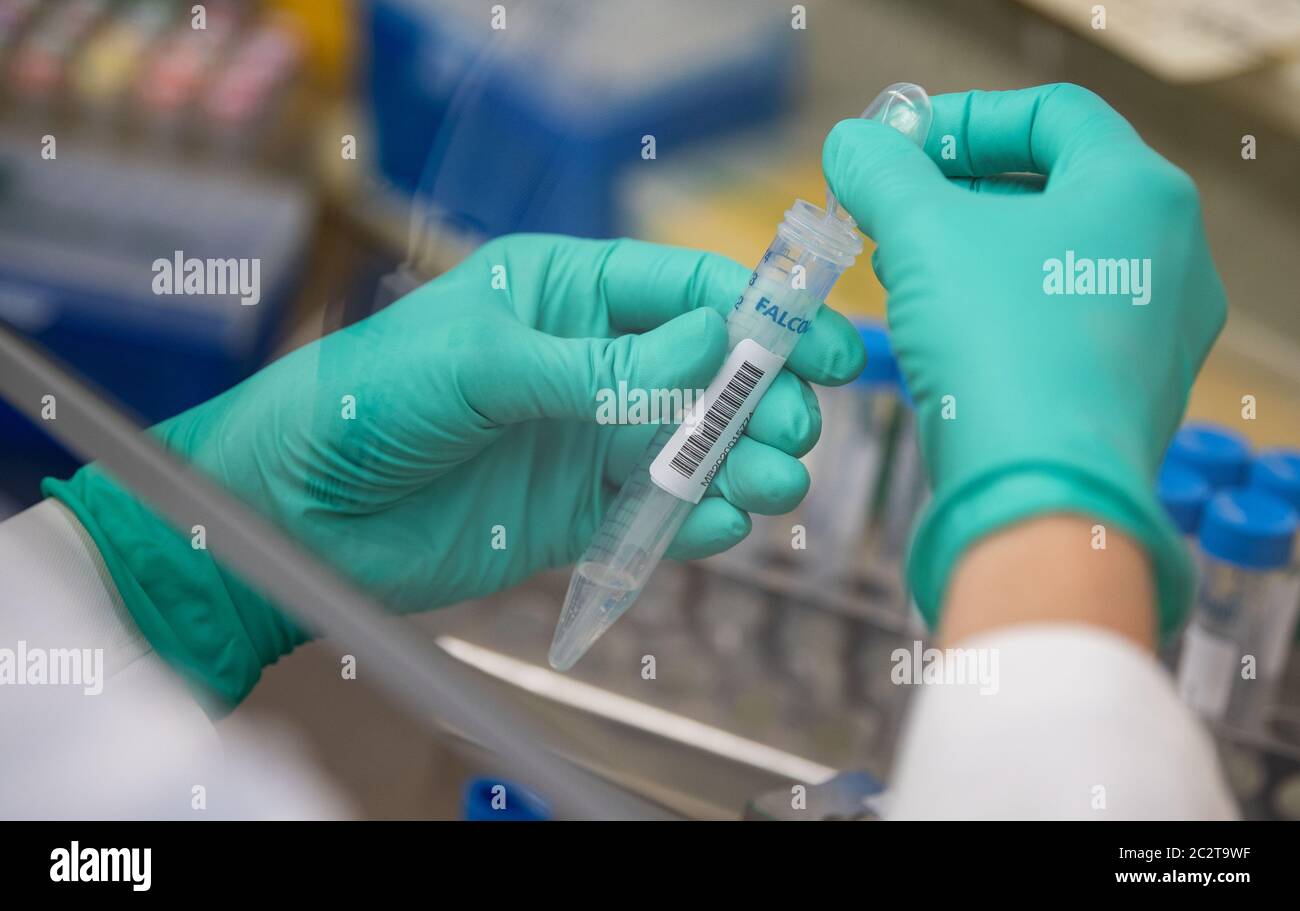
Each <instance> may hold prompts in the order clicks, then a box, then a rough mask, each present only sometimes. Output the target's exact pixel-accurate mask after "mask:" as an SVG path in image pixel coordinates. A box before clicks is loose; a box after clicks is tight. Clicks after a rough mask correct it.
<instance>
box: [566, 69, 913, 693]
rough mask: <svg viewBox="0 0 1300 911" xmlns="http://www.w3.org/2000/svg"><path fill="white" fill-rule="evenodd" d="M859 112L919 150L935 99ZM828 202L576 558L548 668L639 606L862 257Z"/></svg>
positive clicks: (761, 271)
mask: <svg viewBox="0 0 1300 911" xmlns="http://www.w3.org/2000/svg"><path fill="white" fill-rule="evenodd" d="M862 116H863V117H864V118H866V119H869V120H877V121H880V122H881V123H885V124H888V125H890V126H892V127H894V128H895V129H897V130H898V131H899V132H901V133H903V134H904V135H905V136H907V137H908V138H909V139H911V140H912V141H914V142H915V143H916V144H917V145H922V144H924V142H925V137H926V133H927V132H928V131H929V129H930V99H929V96H927V95H926V93H925V90H924V89H922V88H921V87H920V86H917V85H911V84H910V83H904V82H900V83H896V84H894V85H891V86H889V87H888V88H886V89H885V90H884V91H883V92H881V93H880V94H879V95H878V96H877V97H876V99H875V100H874V101H873V102H872V103H871V104H870V105H869V106H868V107H867V109H866V110H865V111H863V113H862ZM826 201H827V206H826V210H822V209H820V208H818V207H817V206H815V205H813V204H812V203H809V202H805V201H804V200H802V199H800V200H796V201H795V204H794V206H792V207H791V209H790V210H789V211H788V212H786V213H785V220H784V221H783V222H781V224H780V226H779V227H778V228H777V231H776V239H775V240H773V241H772V244H771V246H770V247H768V249H767V252H766V253H764V254H763V258H762V260H761V261H760V262H759V264H758V268H756V269H755V270H754V273H753V275H751V276H750V279H749V284H748V286H747V287H746V288H745V289H744V290H743V292H742V293H741V295H740V297H739V299H738V300H737V301H736V303H735V305H734V306H733V307H732V310H731V313H730V314H729V315H728V318H727V333H728V337H729V346H730V354H728V356H727V359H726V361H725V362H724V363H723V365H722V369H721V370H720V371H719V372H718V375H717V376H716V377H714V379H713V382H712V383H710V384H709V387H708V389H707V390H705V393H704V395H703V396H702V397H701V398H700V399H699V400H698V401H697V402H696V403H695V407H693V408H692V409H691V411H690V412H689V413H688V414H687V415H686V418H685V420H684V421H683V422H682V424H681V425H679V426H677V427H673V426H672V425H671V424H665V425H664V426H663V427H661V428H660V430H659V433H658V434H656V435H655V438H654V440H653V442H651V444H650V446H649V447H648V448H647V449H646V452H645V454H644V455H643V456H642V458H641V461H640V462H639V463H638V464H637V467H636V469H635V470H634V471H633V473H632V475H631V477H630V478H629V479H628V481H627V482H626V483H625V484H624V485H623V489H622V490H620V491H619V493H618V496H617V497H616V498H615V499H614V502H613V504H612V505H611V506H610V508H609V511H608V513H607V514H606V516H605V521H604V523H603V524H602V525H601V527H600V529H599V530H598V531H597V532H596V536H595V538H593V539H592V541H591V544H590V545H588V547H587V550H586V552H585V553H584V554H583V555H582V559H581V560H579V561H578V564H577V566H576V567H575V568H574V571H573V578H572V579H571V580H570V582H569V591H568V594H567V595H566V596H565V599H564V609H563V611H562V612H561V614H560V621H559V624H558V625H557V626H556V628H555V639H554V641H553V642H552V643H551V653H550V662H551V666H552V667H555V668H557V669H559V670H568V669H569V668H571V667H573V665H574V664H575V663H576V662H577V661H578V659H579V658H581V657H582V656H583V654H585V653H586V651H587V649H589V648H591V646H592V645H593V644H594V643H595V642H596V640H597V639H599V638H600V636H601V635H602V634H603V633H604V632H605V630H607V629H609V627H610V626H612V625H613V623H614V621H615V620H617V619H618V618H619V617H620V616H621V615H622V614H623V612H624V611H626V610H627V609H628V608H629V607H631V606H632V603H633V602H634V601H635V600H636V598H637V596H638V595H639V594H640V593H641V590H642V588H644V587H645V584H646V582H647V581H648V580H649V578H650V574H651V573H652V572H653V571H654V568H655V566H656V565H658V563H659V560H660V559H661V558H662V557H663V555H664V551H665V550H667V548H668V545H669V543H671V542H672V540H673V538H674V537H675V536H676V534H677V531H678V529H679V528H681V525H682V522H683V521H685V519H686V516H687V514H688V513H689V512H690V511H691V509H692V508H693V507H694V506H695V504H696V503H698V502H699V501H700V499H701V498H702V497H703V496H704V492H705V490H706V489H707V488H708V486H709V483H710V482H711V481H712V480H713V477H714V475H715V474H717V471H718V469H719V468H720V467H721V465H722V463H723V461H724V460H725V459H726V457H727V453H728V452H730V450H731V447H732V446H733V445H735V443H736V440H737V439H738V438H739V436H740V434H741V433H743V432H744V429H745V425H746V424H747V423H748V421H749V417H750V415H751V414H752V413H753V411H754V407H755V406H756V405H757V404H758V401H759V399H760V398H761V397H762V395H763V393H764V392H765V391H766V390H767V387H768V386H769V385H771V383H772V381H773V380H774V379H775V378H776V375H777V372H778V371H780V369H781V366H782V365H783V364H784V363H785V360H786V358H787V357H788V356H789V355H790V352H791V351H793V350H794V347H795V345H796V344H798V342H799V339H800V338H802V337H803V336H804V335H805V334H806V333H807V332H808V330H809V329H810V328H811V327H812V322H813V317H815V316H816V315H817V310H818V308H820V307H821V305H822V301H823V300H824V299H825V298H826V295H827V294H828V293H829V292H830V289H831V286H832V285H834V284H835V280H836V279H837V278H839V277H840V274H841V273H842V272H843V271H844V270H845V269H847V268H848V267H849V266H851V265H852V264H853V261H854V259H856V257H857V256H858V254H859V253H861V252H862V237H861V235H860V234H859V233H858V231H857V225H856V224H854V222H853V220H852V219H851V218H849V217H848V215H847V214H846V213H843V212H841V211H840V210H839V204H838V203H837V202H836V200H835V197H834V196H833V195H832V194H831V193H830V191H829V190H828V191H827V193H826Z"/></svg>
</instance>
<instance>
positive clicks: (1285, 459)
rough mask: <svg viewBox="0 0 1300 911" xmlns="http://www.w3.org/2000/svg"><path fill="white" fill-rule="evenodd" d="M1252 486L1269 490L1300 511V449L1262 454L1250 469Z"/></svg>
mask: <svg viewBox="0 0 1300 911" xmlns="http://www.w3.org/2000/svg"><path fill="white" fill-rule="evenodd" d="M1250 486H1251V487H1254V488H1256V489H1257V490H1267V491H1268V492H1269V493H1271V494H1272V495H1273V496H1275V497H1277V498H1278V499H1280V500H1286V501H1287V502H1288V503H1290V504H1291V507H1292V508H1293V509H1297V510H1300V449H1272V450H1269V451H1268V452H1264V453H1260V455H1259V457H1258V458H1257V459H1255V464H1254V465H1252V466H1251V469H1250Z"/></svg>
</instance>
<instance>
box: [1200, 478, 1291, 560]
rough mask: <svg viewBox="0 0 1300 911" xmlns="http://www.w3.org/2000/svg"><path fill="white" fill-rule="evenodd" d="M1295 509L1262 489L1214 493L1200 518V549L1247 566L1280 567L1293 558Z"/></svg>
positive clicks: (1219, 557)
mask: <svg viewBox="0 0 1300 911" xmlns="http://www.w3.org/2000/svg"><path fill="white" fill-rule="evenodd" d="M1296 522H1297V519H1296V511H1295V510H1294V509H1292V508H1291V506H1290V505H1289V504H1287V503H1284V502H1282V501H1281V500H1279V499H1278V498H1277V497H1274V496H1272V495H1271V494H1268V493H1265V492H1264V491H1261V490H1250V489H1247V488H1238V489H1236V490H1224V491H1220V492H1219V493H1217V494H1215V495H1214V498H1213V499H1212V500H1210V504H1209V506H1207V507H1206V509H1205V516H1204V518H1203V519H1202V521H1201V549H1202V550H1204V551H1205V552H1206V553H1207V554H1209V555H1210V556H1212V557H1217V558H1218V559H1220V560H1223V561H1224V562H1225V563H1232V564H1233V565H1235V566H1242V567H1245V568H1247V569H1279V568H1281V567H1283V566H1286V565H1287V563H1289V562H1290V560H1291V545H1292V542H1293V541H1294V540H1295V530H1296Z"/></svg>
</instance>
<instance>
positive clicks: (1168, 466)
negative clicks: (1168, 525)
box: [1156, 462, 1214, 535]
mask: <svg viewBox="0 0 1300 911" xmlns="http://www.w3.org/2000/svg"><path fill="white" fill-rule="evenodd" d="M1213 493H1214V491H1213V490H1212V489H1211V488H1210V483H1209V482H1208V481H1206V480H1205V478H1203V477H1202V476H1201V473H1200V472H1199V471H1196V470H1195V469H1192V468H1189V467H1188V466H1186V465H1179V464H1178V463H1177V462H1166V463H1165V464H1164V465H1163V466H1161V468H1160V474H1159V475H1158V476H1157V477H1156V496H1158V497H1159V498H1160V503H1161V505H1162V506H1164V508H1165V512H1167V513H1169V518H1171V519H1173V521H1174V524H1175V525H1177V526H1178V530H1179V531H1181V532H1182V533H1183V534H1185V535H1194V534H1196V532H1197V531H1198V530H1199V529H1200V527H1201V514H1202V513H1204V511H1205V504H1206V503H1208V502H1210V497H1211V496H1212V495H1213Z"/></svg>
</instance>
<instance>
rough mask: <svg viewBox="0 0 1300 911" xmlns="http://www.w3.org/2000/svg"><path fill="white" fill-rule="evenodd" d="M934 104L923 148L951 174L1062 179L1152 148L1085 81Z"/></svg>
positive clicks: (940, 99)
mask: <svg viewBox="0 0 1300 911" xmlns="http://www.w3.org/2000/svg"><path fill="white" fill-rule="evenodd" d="M931 103H932V106H933V112H934V119H933V121H932V123H931V126H930V133H929V136H928V138H927V139H926V142H925V152H926V155H927V156H929V158H930V160H931V161H933V162H934V163H935V164H936V165H937V166H938V167H939V169H940V170H941V171H943V173H944V174H945V175H947V176H949V177H990V176H994V175H998V174H1011V173H1021V172H1023V173H1030V174H1043V175H1048V176H1051V177H1054V178H1055V179H1057V180H1059V179H1060V178H1061V177H1062V176H1064V175H1066V174H1067V173H1071V172H1075V171H1079V170H1082V171H1083V172H1084V173H1086V172H1087V171H1088V170H1089V166H1090V165H1091V164H1093V163H1097V162H1102V163H1112V162H1113V161H1114V160H1115V159H1116V158H1117V157H1118V158H1123V157H1129V156H1133V155H1135V154H1145V153H1147V152H1148V151H1149V150H1148V149H1147V146H1146V144H1145V143H1144V142H1143V141H1142V139H1141V137H1139V136H1138V134H1137V133H1136V132H1135V131H1134V129H1133V127H1132V126H1130V125H1129V123H1128V121H1127V120H1125V119H1124V118H1123V117H1121V116H1120V115H1119V114H1118V113H1117V112H1116V111H1115V109H1114V108H1112V107H1111V106H1110V105H1108V104H1107V103H1106V102H1105V101H1103V100H1102V99H1101V98H1100V97H1099V96H1098V95H1096V94H1095V93H1093V92H1090V91H1088V90H1087V89H1085V88H1083V87H1082V86H1077V85H1071V84H1068V83H1058V84H1055V85H1041V86H1036V87H1034V88H1030V89H1019V90H1016V91H1010V92H982V91H971V92H957V93H954V94H949V95H937V96H935V97H934V98H933V99H931ZM1050 185H1051V181H1049V186H1050Z"/></svg>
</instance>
